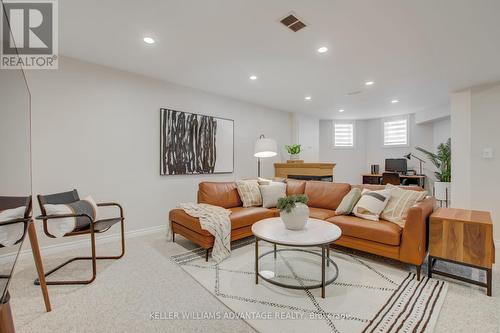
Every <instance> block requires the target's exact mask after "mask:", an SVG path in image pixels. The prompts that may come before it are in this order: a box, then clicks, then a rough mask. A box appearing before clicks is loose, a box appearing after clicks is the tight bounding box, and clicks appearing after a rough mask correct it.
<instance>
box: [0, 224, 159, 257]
mask: <svg viewBox="0 0 500 333" xmlns="http://www.w3.org/2000/svg"><path fill="white" fill-rule="evenodd" d="M160 231H165V235H166V232H167V226H166V225H164V224H163V225H159V226H156V227H149V228H144V229H138V230H131V231H126V232H125V238H127V239H128V238H134V237H140V236H144V235H148V234H153V233H156V232H160ZM118 239H120V233H117V234H110V235H98V236H97V237H96V244H105V243H109V242H112V241H116V240H118ZM24 244H29V238H28V235H26V239H25V242H24ZM88 246H89V239H79V240H76V241H73V242H65V243H62V244H54V245H45V246H43V247H41V248H40V252H41V254H42V257H43V256H44V255H51V254H55V253H59V252H62V251H68V250H74V249H79V248H82V247H88ZM14 256H15V253H7V254H3V255H0V264H2V263H8V262H12V261H13V260H14ZM29 258H33V254H32V253H31V248H27V249H24V250H22V251H21V252H20V253H19V258H18V261H22V260H26V259H29Z"/></svg>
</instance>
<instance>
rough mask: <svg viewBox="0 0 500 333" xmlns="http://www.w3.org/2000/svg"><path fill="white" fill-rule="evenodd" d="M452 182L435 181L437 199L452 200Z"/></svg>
mask: <svg viewBox="0 0 500 333" xmlns="http://www.w3.org/2000/svg"><path fill="white" fill-rule="evenodd" d="M450 188H451V183H450V182H435V183H434V197H436V199H437V200H441V201H445V200H450Z"/></svg>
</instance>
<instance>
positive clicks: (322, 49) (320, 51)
mask: <svg viewBox="0 0 500 333" xmlns="http://www.w3.org/2000/svg"><path fill="white" fill-rule="evenodd" d="M325 52H328V48H327V47H326V46H322V47H320V48H319V49H318V53H325Z"/></svg>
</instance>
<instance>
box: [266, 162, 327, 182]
mask: <svg viewBox="0 0 500 333" xmlns="http://www.w3.org/2000/svg"><path fill="white" fill-rule="evenodd" d="M334 168H335V163H274V174H275V176H276V177H280V178H299V179H300V176H304V179H318V180H320V179H321V180H323V179H329V181H333V169H334Z"/></svg>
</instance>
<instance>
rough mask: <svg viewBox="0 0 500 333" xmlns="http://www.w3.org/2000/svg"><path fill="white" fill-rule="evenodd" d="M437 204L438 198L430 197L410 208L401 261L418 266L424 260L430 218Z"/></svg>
mask: <svg viewBox="0 0 500 333" xmlns="http://www.w3.org/2000/svg"><path fill="white" fill-rule="evenodd" d="M435 204H436V199H435V198H434V197H429V198H426V199H424V200H422V201H421V202H419V203H417V204H416V205H414V206H413V207H411V208H410V209H409V210H408V216H407V217H406V223H405V227H404V228H403V234H402V235H401V245H400V249H399V259H400V260H401V261H403V262H406V263H409V264H413V265H417V266H420V265H421V264H422V263H423V262H424V259H425V255H426V253H427V246H426V241H427V227H428V220H429V217H430V216H431V214H432V212H433V211H434V206H435Z"/></svg>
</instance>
